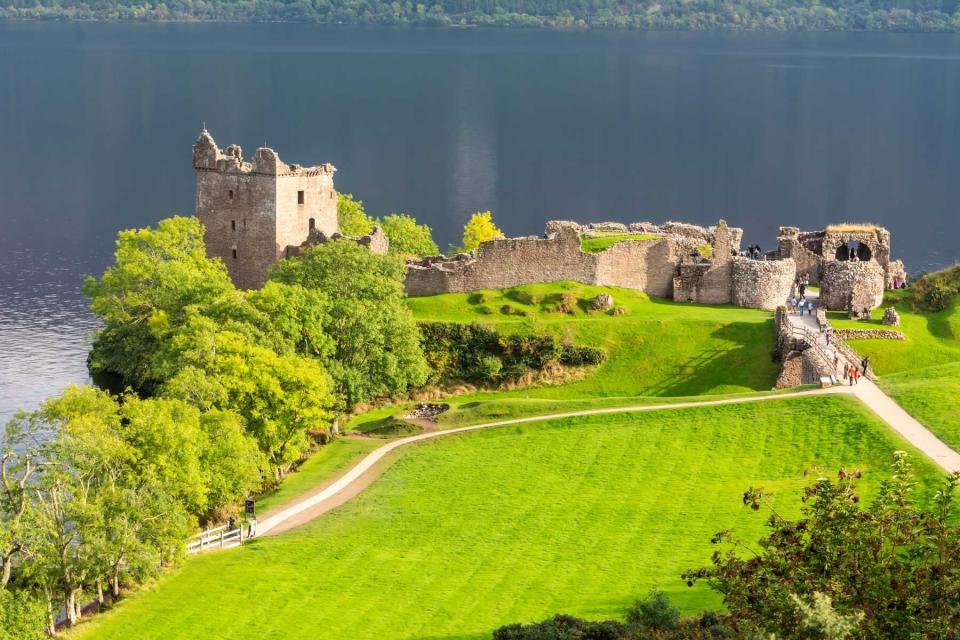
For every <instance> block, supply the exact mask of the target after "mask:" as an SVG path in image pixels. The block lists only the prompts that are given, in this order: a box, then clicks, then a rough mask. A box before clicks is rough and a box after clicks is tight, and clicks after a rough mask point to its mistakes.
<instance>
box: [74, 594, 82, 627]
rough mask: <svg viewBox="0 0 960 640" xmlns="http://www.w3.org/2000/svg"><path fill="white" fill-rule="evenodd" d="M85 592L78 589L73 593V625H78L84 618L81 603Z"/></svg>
mask: <svg viewBox="0 0 960 640" xmlns="http://www.w3.org/2000/svg"><path fill="white" fill-rule="evenodd" d="M82 595H83V592H82V591H80V589H77V590H76V591H74V592H73V623H74V624H76V623H77V622H79V621H80V618H82V617H83V603H82V602H81V601H80V598H81V596H82Z"/></svg>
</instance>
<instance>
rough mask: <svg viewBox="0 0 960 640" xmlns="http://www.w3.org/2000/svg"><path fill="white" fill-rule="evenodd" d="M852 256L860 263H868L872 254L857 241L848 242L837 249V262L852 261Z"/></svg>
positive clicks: (864, 245)
mask: <svg viewBox="0 0 960 640" xmlns="http://www.w3.org/2000/svg"><path fill="white" fill-rule="evenodd" d="M854 256H856V259H857V260H858V261H860V262H868V261H869V260H870V258H872V257H873V254H872V253H871V252H870V247H868V246H867V245H866V244H865V243H863V242H860V241H858V240H849V241H847V242H844V243H843V244H841V245H840V246H839V247H837V255H836V259H837V260H840V261H841V262H845V261H848V260H852V259H853V257H854Z"/></svg>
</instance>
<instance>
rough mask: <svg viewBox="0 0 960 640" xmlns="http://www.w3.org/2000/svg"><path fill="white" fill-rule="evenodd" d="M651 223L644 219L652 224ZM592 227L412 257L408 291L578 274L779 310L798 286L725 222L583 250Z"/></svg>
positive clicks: (564, 227) (662, 293) (661, 293)
mask: <svg viewBox="0 0 960 640" xmlns="http://www.w3.org/2000/svg"><path fill="white" fill-rule="evenodd" d="M648 224H649V223H643V225H644V227H645V228H646V229H647V230H648V231H651V232H652V231H653V229H651V228H649V227H647V225H648ZM611 225H612V223H603V224H602V225H594V226H591V227H587V226H581V225H579V224H577V223H575V222H572V221H551V222H549V223H548V224H547V236H546V237H543V238H537V237H529V238H498V239H495V240H491V241H490V242H485V243H483V244H482V245H480V247H479V249H478V251H477V254H476V257H472V256H469V255H465V254H461V255H458V256H456V257H454V258H446V257H443V256H437V257H433V258H429V259H427V260H421V261H417V262H409V263H408V264H407V278H406V284H405V289H406V293H407V295H410V296H428V295H436V294H439V293H465V292H469V291H477V290H480V289H506V288H510V287H515V286H519V285H523V284H531V283H548V282H556V281H560V280H572V281H575V282H582V283H584V284H590V285H598V286H617V287H625V288H630V289H638V290H641V291H645V292H646V293H649V294H651V295H654V296H658V297H664V298H673V299H674V300H677V301H682V302H688V301H690V302H696V303H700V304H729V303H731V302H733V303H734V304H737V305H739V306H743V307H752V308H762V309H775V308H776V307H777V306H778V305H780V304H783V302H784V301H785V300H786V299H787V297H788V295H789V293H790V287H791V286H792V284H793V279H794V274H795V265H794V263H793V261H792V260H784V261H757V260H750V259H747V258H742V257H739V256H737V255H736V254H737V253H738V252H739V248H740V238H741V237H742V233H743V232H742V230H740V229H733V228H729V227H728V226H727V225H726V223H725V222H724V221H722V220H721V221H720V222H719V223H718V224H717V225H716V226H714V227H711V228H709V229H705V228H704V227H696V226H694V225H684V224H680V223H667V224H665V225H662V226H660V227H656V231H657V232H658V233H663V231H664V230H665V229H671V230H673V231H677V233H676V234H670V235H665V236H664V237H663V238H661V239H650V240H622V241H620V242H618V243H616V244H613V245H611V246H610V247H608V248H607V249H605V250H604V251H601V252H599V253H587V252H584V251H582V250H581V248H580V231H581V230H584V229H587V230H590V229H596V227H597V226H603V227H604V228H612V227H611ZM708 239H709V241H710V244H711V246H712V248H713V257H712V258H711V259H709V260H706V259H705V260H703V261H700V262H694V261H693V260H692V258H691V255H690V254H691V253H692V252H693V250H695V249H697V248H698V247H701V246H703V245H704V244H706V242H705V240H708Z"/></svg>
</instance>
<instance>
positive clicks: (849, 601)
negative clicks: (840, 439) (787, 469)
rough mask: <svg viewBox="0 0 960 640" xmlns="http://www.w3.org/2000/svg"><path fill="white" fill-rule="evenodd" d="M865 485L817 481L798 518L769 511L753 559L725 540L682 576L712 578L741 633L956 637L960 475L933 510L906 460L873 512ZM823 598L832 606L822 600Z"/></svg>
mask: <svg viewBox="0 0 960 640" xmlns="http://www.w3.org/2000/svg"><path fill="white" fill-rule="evenodd" d="M859 477H860V474H859V472H847V471H843V470H841V471H840V472H839V474H838V476H837V479H836V480H830V479H828V478H822V477H821V478H819V479H818V480H816V481H815V482H814V483H813V484H812V485H810V486H808V487H807V488H806V490H805V493H804V507H803V514H802V517H801V518H800V519H798V520H788V519H786V518H784V517H782V516H781V515H779V514H778V513H777V512H776V511H773V510H772V508H771V509H770V510H771V515H770V518H769V521H768V526H769V527H770V530H771V532H770V535H769V536H768V537H766V538H765V539H763V540H761V541H760V549H759V550H758V551H755V552H754V553H755V555H753V556H752V557H746V556H745V555H744V554H743V553H741V552H740V551H742V550H747V549H750V546H749V545H746V544H745V543H743V542H742V541H739V540H737V539H736V538H734V537H733V536H732V535H731V533H730V532H729V531H723V532H720V533H719V534H717V535H716V536H715V537H714V542H716V543H721V542H728V543H729V544H730V548H729V549H728V550H726V551H725V552H720V551H717V552H716V553H715V554H714V556H713V564H712V566H710V567H704V568H701V569H697V570H694V571H690V572H688V573H686V574H685V578H686V579H687V580H688V582H689V583H690V584H692V583H693V582H695V581H697V580H700V579H706V580H707V581H708V582H709V584H710V585H711V587H713V588H714V589H716V590H717V591H718V592H720V594H722V595H723V599H724V604H725V606H726V608H727V609H728V610H729V612H730V615H729V619H730V620H731V621H734V622H735V625H736V627H737V630H738V631H740V632H743V633H754V632H760V633H777V634H783V635H784V636H785V637H804V638H822V637H827V636H828V635H829V634H830V633H834V634H841V633H846V634H848V635H849V634H850V633H853V635H856V636H857V637H864V638H946V637H950V635H949V634H950V632H951V631H950V630H951V629H956V628H958V627H960V608H958V607H957V606H956V603H957V602H960V526H958V525H957V524H956V522H955V519H954V518H953V517H952V512H953V507H954V496H955V493H956V489H957V485H958V483H960V473H953V474H951V475H949V476H948V477H947V480H946V482H945V483H944V485H943V487H942V488H941V489H940V491H938V492H937V494H936V496H935V497H934V500H933V508H932V509H929V510H926V509H923V508H920V507H918V506H917V504H916V503H915V501H914V500H913V497H912V490H913V485H914V480H913V474H912V470H911V468H910V464H909V462H908V461H907V459H906V455H905V454H904V453H903V452H897V453H896V454H895V458H894V464H893V473H892V474H891V476H890V478H889V479H887V480H885V481H884V482H883V483H882V485H881V487H880V491H879V494H878V496H877V498H876V499H875V500H874V502H873V504H872V505H870V507H869V508H864V507H863V506H862V505H861V503H860V497H859V495H858V494H857V490H856V480H857V478H859ZM743 500H744V504H746V505H748V506H750V507H751V508H753V509H755V510H759V509H761V508H762V507H763V506H767V507H770V501H769V497H768V496H767V495H766V494H765V492H764V491H763V490H762V489H758V488H751V489H750V490H748V491H747V492H746V493H745V494H744V498H743ZM817 594H828V595H829V596H830V601H829V602H827V603H825V602H823V601H822V599H821V601H820V602H818V598H819V597H820V596H818V595H817ZM809 603H812V604H809ZM825 605H829V607H827V606H825ZM828 608H829V611H828V610H827V609H828ZM854 622H857V623H858V624H856V625H855V629H856V630H855V631H852V632H851V628H852V626H853V623H854ZM798 630H805V633H806V635H797V632H798Z"/></svg>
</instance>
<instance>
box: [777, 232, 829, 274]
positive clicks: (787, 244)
mask: <svg viewBox="0 0 960 640" xmlns="http://www.w3.org/2000/svg"><path fill="white" fill-rule="evenodd" d="M824 235H825V234H824V232H823V231H814V232H801V231H800V229H799V228H797V227H780V234H779V236H778V237H777V245H778V251H779V255H780V258H781V259H783V258H791V259H793V261H794V262H795V263H796V270H797V274H798V275H806V276H808V277H809V278H810V283H811V284H818V283H819V282H820V264H821V263H822V262H823V257H822V255H821V254H822V252H823V237H824Z"/></svg>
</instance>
